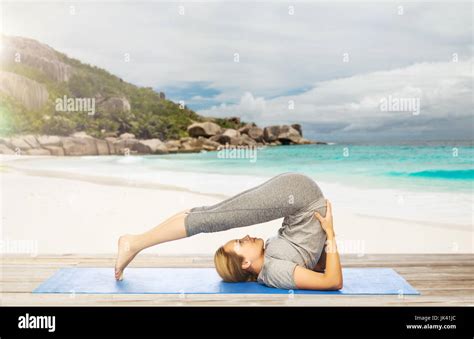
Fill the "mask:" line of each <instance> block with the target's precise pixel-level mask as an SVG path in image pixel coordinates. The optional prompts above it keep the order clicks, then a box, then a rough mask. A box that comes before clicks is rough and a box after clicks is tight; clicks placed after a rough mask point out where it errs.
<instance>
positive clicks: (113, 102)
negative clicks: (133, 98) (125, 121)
mask: <svg viewBox="0 0 474 339" xmlns="http://www.w3.org/2000/svg"><path fill="white" fill-rule="evenodd" d="M96 101H97V107H98V111H99V112H106V113H124V112H130V110H131V106H130V102H129V101H128V100H127V98H124V97H110V98H106V99H102V98H100V97H98V98H96Z"/></svg>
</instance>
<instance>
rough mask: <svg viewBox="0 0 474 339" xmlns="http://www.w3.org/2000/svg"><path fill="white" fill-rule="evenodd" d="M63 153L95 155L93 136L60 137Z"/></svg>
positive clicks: (95, 148)
mask: <svg viewBox="0 0 474 339" xmlns="http://www.w3.org/2000/svg"><path fill="white" fill-rule="evenodd" d="M61 140H62V144H63V149H64V154H65V155H97V154H98V152H97V145H96V143H95V139H94V138H85V137H64V138H62V139H61Z"/></svg>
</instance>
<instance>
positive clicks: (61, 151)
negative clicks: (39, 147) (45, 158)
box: [44, 146, 64, 156]
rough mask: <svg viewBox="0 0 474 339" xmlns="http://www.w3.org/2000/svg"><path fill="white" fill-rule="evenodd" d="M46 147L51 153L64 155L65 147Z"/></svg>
mask: <svg viewBox="0 0 474 339" xmlns="http://www.w3.org/2000/svg"><path fill="white" fill-rule="evenodd" d="M44 148H45V149H47V150H48V151H49V152H51V155H57V156H60V155H64V149H63V148H62V147H60V146H44Z"/></svg>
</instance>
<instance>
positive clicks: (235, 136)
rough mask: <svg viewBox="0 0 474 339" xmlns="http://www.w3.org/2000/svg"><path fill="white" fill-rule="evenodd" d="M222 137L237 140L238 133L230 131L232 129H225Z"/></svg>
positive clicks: (233, 130)
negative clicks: (225, 136)
mask: <svg viewBox="0 0 474 339" xmlns="http://www.w3.org/2000/svg"><path fill="white" fill-rule="evenodd" d="M222 135H227V136H228V137H229V138H231V139H232V138H238V137H240V132H239V131H237V130H235V129H232V128H227V129H226V130H225V131H224V133H222Z"/></svg>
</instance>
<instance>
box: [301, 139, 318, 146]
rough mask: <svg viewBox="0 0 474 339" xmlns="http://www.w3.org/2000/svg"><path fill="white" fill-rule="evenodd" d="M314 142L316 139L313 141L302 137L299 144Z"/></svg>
mask: <svg viewBox="0 0 474 339" xmlns="http://www.w3.org/2000/svg"><path fill="white" fill-rule="evenodd" d="M314 143H315V142H314V141H311V140H308V139H305V138H301V139H300V140H299V141H298V144H299V145H309V144H314Z"/></svg>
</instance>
